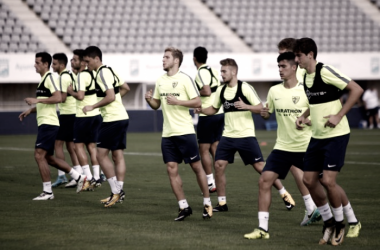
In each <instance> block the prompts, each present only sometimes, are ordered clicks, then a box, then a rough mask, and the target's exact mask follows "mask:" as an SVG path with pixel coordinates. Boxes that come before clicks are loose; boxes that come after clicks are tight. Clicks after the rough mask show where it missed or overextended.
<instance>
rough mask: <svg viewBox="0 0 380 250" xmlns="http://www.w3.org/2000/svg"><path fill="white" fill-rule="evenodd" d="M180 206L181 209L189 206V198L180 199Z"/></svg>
mask: <svg viewBox="0 0 380 250" xmlns="http://www.w3.org/2000/svg"><path fill="white" fill-rule="evenodd" d="M178 206H179V208H180V209H184V208H187V207H188V206H189V204H188V203H187V200H186V199H184V200H180V201H178Z"/></svg>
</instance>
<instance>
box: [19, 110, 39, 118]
mask: <svg viewBox="0 0 380 250" xmlns="http://www.w3.org/2000/svg"><path fill="white" fill-rule="evenodd" d="M36 112H37V109H36V107H33V108H30V109H28V110H25V111H24V112H22V113H21V114H20V115H19V116H18V118H19V119H20V121H22V120H23V119H24V118H25V117H27V116H28V115H29V114H30V113H36Z"/></svg>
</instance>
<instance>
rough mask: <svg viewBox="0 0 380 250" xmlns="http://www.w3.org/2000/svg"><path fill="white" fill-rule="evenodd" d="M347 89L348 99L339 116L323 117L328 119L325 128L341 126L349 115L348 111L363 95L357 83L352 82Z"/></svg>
mask: <svg viewBox="0 0 380 250" xmlns="http://www.w3.org/2000/svg"><path fill="white" fill-rule="evenodd" d="M346 89H347V90H348V98H347V101H346V103H345V104H344V105H343V107H342V109H341V110H340V111H339V112H338V114H335V115H332V114H331V115H328V116H324V117H323V118H326V119H328V120H327V121H326V123H325V127H330V128H335V126H336V125H338V124H339V122H340V121H341V120H342V118H343V117H344V116H345V115H346V114H347V113H348V111H349V110H350V109H351V108H352V106H354V104H355V103H356V102H357V101H358V99H359V98H360V96H361V95H362V94H363V89H362V88H361V87H360V86H359V85H358V84H357V83H356V82H355V81H350V82H349V83H348V84H347V86H346Z"/></svg>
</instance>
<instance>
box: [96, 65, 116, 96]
mask: <svg viewBox="0 0 380 250" xmlns="http://www.w3.org/2000/svg"><path fill="white" fill-rule="evenodd" d="M99 78H100V79H99ZM98 80H99V81H98V82H99V85H100V88H101V89H102V91H103V92H106V91H107V90H109V89H113V85H112V84H113V82H114V80H115V79H114V76H113V74H112V72H111V70H110V69H108V68H102V69H101V70H100V72H99V75H98Z"/></svg>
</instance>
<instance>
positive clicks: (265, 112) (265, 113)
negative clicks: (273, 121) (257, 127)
mask: <svg viewBox="0 0 380 250" xmlns="http://www.w3.org/2000/svg"><path fill="white" fill-rule="evenodd" d="M270 115H271V113H269V107H268V103H266V104H265V107H263V108H262V109H261V110H260V116H261V117H262V118H264V119H265V120H267V119H269V117H270Z"/></svg>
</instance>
